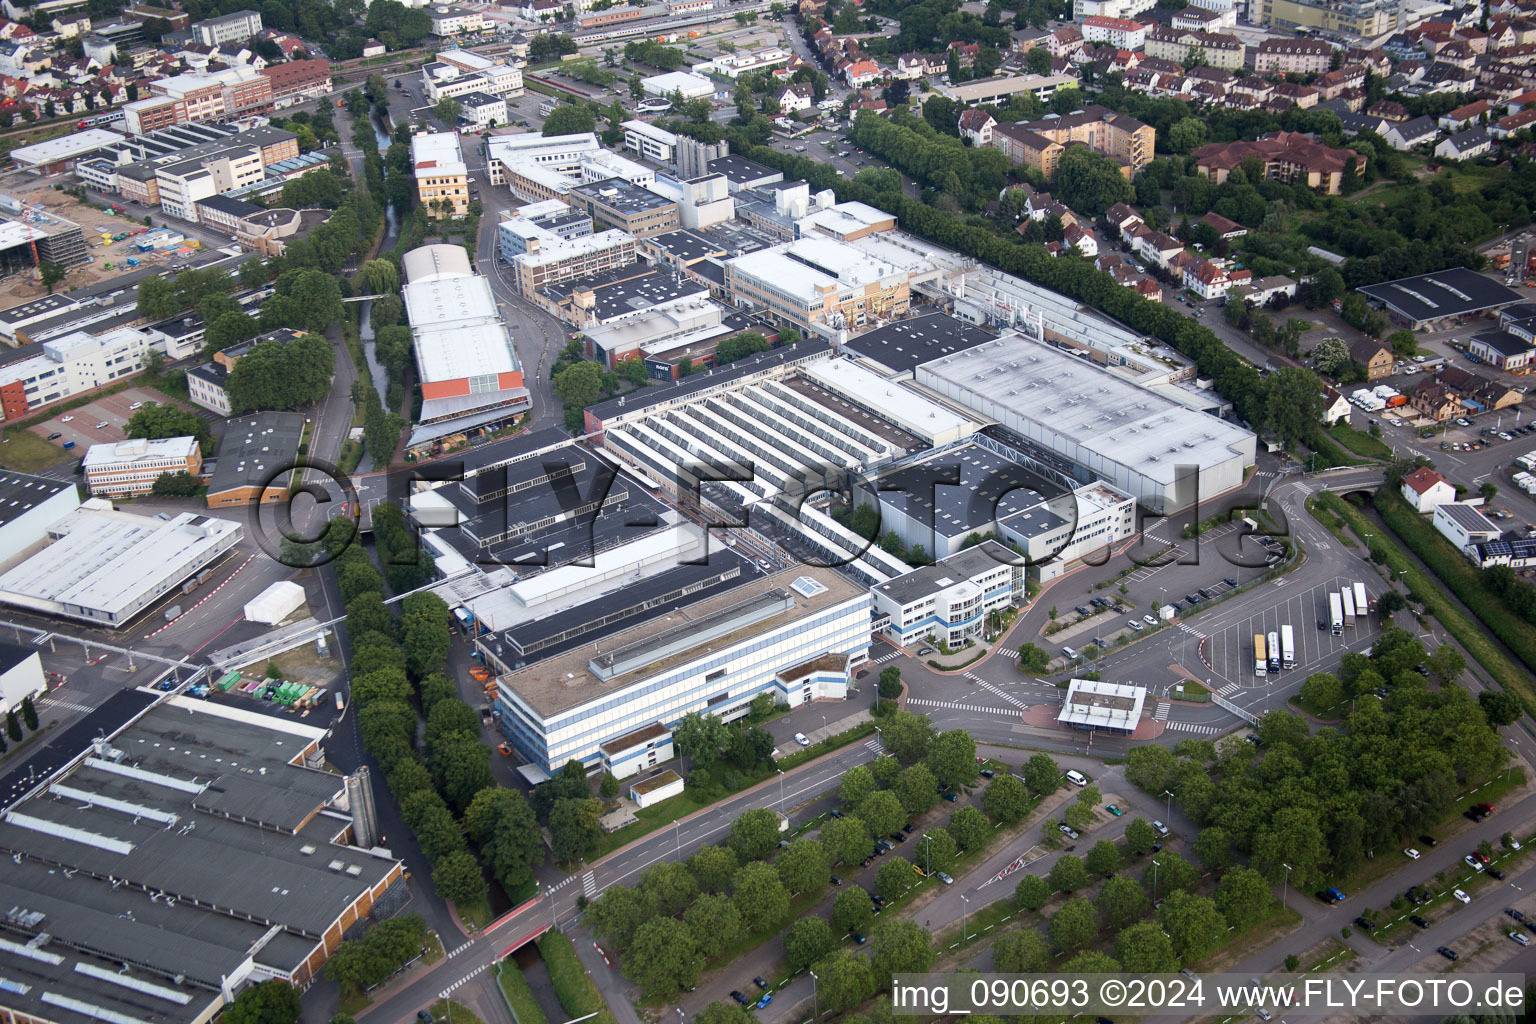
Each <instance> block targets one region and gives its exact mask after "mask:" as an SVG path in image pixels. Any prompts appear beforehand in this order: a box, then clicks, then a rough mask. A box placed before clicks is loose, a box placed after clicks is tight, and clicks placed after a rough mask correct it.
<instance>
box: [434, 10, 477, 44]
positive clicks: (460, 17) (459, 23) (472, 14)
mask: <svg viewBox="0 0 1536 1024" xmlns="http://www.w3.org/2000/svg"><path fill="white" fill-rule="evenodd" d="M427 17H428V18H430V19H432V31H431V35H432V36H434V37H435V38H438V39H448V38H450V37H452V36H459V35H466V34H468V33H472V32H479V31H480V30H481V29H483V28H484V27H485V25H484V22H483V20H482V19H481V17H480V12H479V11H477V10H470V9H469V8H467V7H433V8H431V9H430V10H429V11H428V12H427Z"/></svg>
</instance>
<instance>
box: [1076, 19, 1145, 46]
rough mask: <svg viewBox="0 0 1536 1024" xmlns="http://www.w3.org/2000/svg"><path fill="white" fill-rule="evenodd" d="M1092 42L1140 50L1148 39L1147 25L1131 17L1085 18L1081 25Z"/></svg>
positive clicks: (1085, 37)
mask: <svg viewBox="0 0 1536 1024" xmlns="http://www.w3.org/2000/svg"><path fill="white" fill-rule="evenodd" d="M1080 27H1081V28H1082V31H1083V38H1084V39H1085V40H1087V41H1088V42H1090V43H1108V44H1109V45H1110V46H1113V47H1115V48H1116V49H1120V50H1139V49H1141V48H1142V46H1144V45H1145V44H1146V41H1147V26H1145V25H1143V24H1142V23H1141V22H1139V21H1135V20H1133V19H1131V18H1106V17H1104V16H1103V15H1095V16H1094V17H1091V18H1084V19H1083V21H1082V24H1081V26H1080Z"/></svg>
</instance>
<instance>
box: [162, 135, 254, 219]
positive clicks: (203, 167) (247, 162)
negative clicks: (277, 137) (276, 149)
mask: <svg viewBox="0 0 1536 1024" xmlns="http://www.w3.org/2000/svg"><path fill="white" fill-rule="evenodd" d="M215 145H219V144H215ZM265 176H266V163H265V161H263V160H262V158H261V150H260V149H259V148H258V147H256V146H227V147H225V146H220V149H219V151H218V152H215V153H211V154H207V155H203V154H198V155H196V156H191V157H188V158H187V159H185V160H178V161H176V162H175V163H168V164H162V165H160V166H158V167H156V168H155V181H156V182H157V184H158V185H159V190H160V208H161V209H162V210H164V211H165V212H166V213H168V214H170V215H171V216H172V217H180V218H181V219H182V220H190V221H192V222H194V223H197V222H198V221H200V220H201V217H200V216H199V213H198V203H200V202H201V201H202V200H204V199H208V198H211V197H212V196H216V195H219V194H220V193H222V192H228V191H230V190H231V189H237V188H243V187H245V186H247V185H252V184H255V183H257V182H259V181H261V180H262V179H263V178H264V177H265ZM231 233H233V231H231Z"/></svg>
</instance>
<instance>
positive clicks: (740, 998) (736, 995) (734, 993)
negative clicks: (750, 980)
mask: <svg viewBox="0 0 1536 1024" xmlns="http://www.w3.org/2000/svg"><path fill="white" fill-rule="evenodd" d="M731 998H732V999H734V1000H736V1001H737V1002H738V1003H740V1004H741V1005H742V1006H747V1005H748V1004H750V1003H751V1002H752V1000H750V999H748V998H747V997H746V996H744V995H742V994H741V992H740V990H738V989H734V988H733V989H731Z"/></svg>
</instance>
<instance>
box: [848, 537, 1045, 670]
mask: <svg viewBox="0 0 1536 1024" xmlns="http://www.w3.org/2000/svg"><path fill="white" fill-rule="evenodd" d="M870 596H871V598H872V599H873V601H874V608H873V611H874V614H875V618H876V621H881V620H884V622H885V626H884V629H883V630H882V632H884V634H885V635H886V636H887V637H889V638H890V639H891V640H892V641H893V642H895V643H897V644H900V645H902V646H907V645H909V644H914V643H918V642H920V641H927V642H929V643H939V642H942V643H944V644H946V645H948V646H949V647H951V648H959V647H962V646H964V644H965V643H966V641H968V640H970V641H976V640H980V639H981V637H982V634H983V633H985V632H986V631H987V622H988V616H989V615H991V614H992V613H993V612H998V611H1001V610H1003V609H1005V608H1011V607H1015V606H1018V605H1021V604H1023V603H1024V601H1025V599H1026V598H1025V589H1024V560H1023V559H1022V558H1020V557H1019V556H1018V555H1017V554H1015V553H1014V552H1013V551H1010V550H1009V549H1008V548H1006V547H1004V546H1003V545H1001V544H999V543H998V542H997V541H995V540H985V541H982V542H981V543H980V544H977V545H975V546H973V547H969V548H966V549H965V550H964V551H958V552H956V553H955V554H953V555H949V556H948V557H945V558H942V559H940V560H939V561H937V562H934V563H933V564H932V565H925V566H923V567H921V568H918V569H913V570H912V571H911V572H909V573H907V574H906V575H905V576H898V577H896V578H895V579H893V580H891V581H889V582H887V583H881V584H879V585H878V586H875V587H871V588H870Z"/></svg>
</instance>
